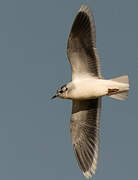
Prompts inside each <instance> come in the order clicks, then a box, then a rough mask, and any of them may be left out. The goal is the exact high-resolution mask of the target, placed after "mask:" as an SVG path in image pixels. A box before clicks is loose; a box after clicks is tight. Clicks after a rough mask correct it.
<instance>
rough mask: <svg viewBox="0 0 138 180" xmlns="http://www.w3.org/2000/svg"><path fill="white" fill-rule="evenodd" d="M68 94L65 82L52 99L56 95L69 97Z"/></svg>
mask: <svg viewBox="0 0 138 180" xmlns="http://www.w3.org/2000/svg"><path fill="white" fill-rule="evenodd" d="M67 94H68V87H67V84H65V85H64V86H61V87H60V88H59V89H58V90H57V92H56V95H55V96H53V97H52V99H54V98H56V97H60V98H68V97H67Z"/></svg>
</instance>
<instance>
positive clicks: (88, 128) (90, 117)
mask: <svg viewBox="0 0 138 180" xmlns="http://www.w3.org/2000/svg"><path fill="white" fill-rule="evenodd" d="M67 56H68V59H69V62H70V65H71V69H72V81H71V82H69V83H68V84H66V85H64V86H62V87H61V88H59V89H58V90H57V93H56V95H55V96H53V98H55V97H60V98H65V99H71V100H72V115H71V122H70V132H71V137H72V144H73V149H74V153H75V156H76V159H77V161H78V165H79V167H80V169H81V170H82V172H83V174H84V176H85V177H86V178H90V177H92V175H93V174H95V171H96V166H97V160H98V144H99V124H100V111H101V99H102V96H110V97H112V98H115V99H120V100H124V99H126V97H127V95H128V90H129V81H128V76H121V77H118V78H114V79H109V80H105V79H104V78H103V77H102V75H101V72H100V59H99V56H98V53H97V49H96V29H95V23H94V18H93V14H92V12H91V10H90V9H89V8H88V7H87V6H86V5H82V6H81V8H80V10H79V11H78V14H77V16H76V18H75V20H74V23H73V25H72V28H71V32H70V35H69V38H68V44H67Z"/></svg>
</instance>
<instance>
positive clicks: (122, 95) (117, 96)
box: [110, 90, 128, 100]
mask: <svg viewBox="0 0 138 180" xmlns="http://www.w3.org/2000/svg"><path fill="white" fill-rule="evenodd" d="M110 97H111V98H114V99H119V100H125V99H126V98H127V97H128V90H127V91H124V92H120V93H117V94H113V95H110Z"/></svg>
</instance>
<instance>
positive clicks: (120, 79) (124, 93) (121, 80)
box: [110, 75, 129, 100]
mask: <svg viewBox="0 0 138 180" xmlns="http://www.w3.org/2000/svg"><path fill="white" fill-rule="evenodd" d="M112 81H116V82H119V83H123V84H126V87H125V89H124V90H123V91H120V92H117V93H116V94H112V95H110V97H111V98H115V99H119V100H125V99H126V98H127V97H128V91H129V79H128V76H127V75H126V76H120V77H117V78H114V79H112Z"/></svg>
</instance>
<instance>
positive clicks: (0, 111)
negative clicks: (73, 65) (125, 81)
mask: <svg viewBox="0 0 138 180" xmlns="http://www.w3.org/2000/svg"><path fill="white" fill-rule="evenodd" d="M84 3H87V5H88V7H89V8H91V9H92V11H93V13H94V17H95V22H96V32H97V48H98V53H99V56H100V59H101V67H102V68H101V69H102V74H103V76H104V77H105V78H112V77H117V76H121V75H125V74H128V75H129V79H130V93H129V98H128V99H127V100H126V101H124V102H121V101H118V100H114V99H111V98H107V97H104V98H103V103H102V114H101V125H100V150H99V161H98V168H97V172H96V175H95V176H94V177H93V179H95V180H96V179H102V180H107V179H112V180H116V179H125V180H129V179H130V178H131V179H138V174H137V162H138V156H137V152H138V140H137V138H138V130H137V129H138V110H137V107H138V103H137V99H138V94H137V91H136V89H137V88H138V83H137V77H138V53H137V52H138V21H137V19H138V1H137V0H131V1H129V0H116V1H114V0H102V1H101V0H99V1H96V0H91V1H90V0H89V1H84V0H83V1H82V0H81V1H74V0H70V1H65V0H64V1H63V0H58V1H57V0H46V1H44V0H39V1H38V0H24V1H21V0H18V1H17V0H1V1H0V87H1V88H0V145H1V148H0V179H2V180H9V179H10V180H16V179H17V180H24V179H25V180H38V179H39V180H46V179H52V180H57V179H63V180H64V179H66V180H70V179H76V180H77V179H79V180H83V179H85V178H84V177H83V175H82V174H81V172H80V170H79V168H78V165H77V162H76V159H75V156H74V153H73V148H72V144H71V139H70V132H69V123H70V114H71V102H70V101H67V100H60V99H56V100H55V101H51V100H50V97H51V96H52V95H54V93H55V91H56V89H57V88H58V87H59V86H61V85H63V84H65V83H66V82H68V81H70V80H71V70H70V66H69V62H68V60H67V56H66V44H67V38H68V34H69V31H70V28H71V25H72V23H73V20H74V18H75V15H76V13H77V11H78V9H79V8H80V6H81V5H82V4H84Z"/></svg>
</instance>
